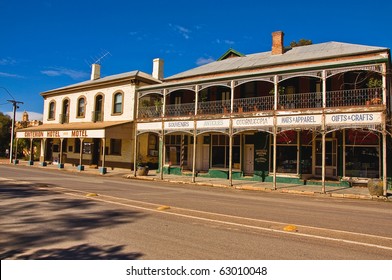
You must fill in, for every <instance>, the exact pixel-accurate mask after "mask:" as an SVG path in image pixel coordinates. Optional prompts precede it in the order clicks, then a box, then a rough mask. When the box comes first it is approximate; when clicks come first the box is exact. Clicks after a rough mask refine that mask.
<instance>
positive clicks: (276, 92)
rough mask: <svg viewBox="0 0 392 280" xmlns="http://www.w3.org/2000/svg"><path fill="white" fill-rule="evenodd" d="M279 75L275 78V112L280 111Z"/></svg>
mask: <svg viewBox="0 0 392 280" xmlns="http://www.w3.org/2000/svg"><path fill="white" fill-rule="evenodd" d="M278 79H279V77H278V75H275V76H274V110H275V111H276V110H278V93H279V90H278Z"/></svg>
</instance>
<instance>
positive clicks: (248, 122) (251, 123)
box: [233, 117, 274, 128]
mask: <svg viewBox="0 0 392 280" xmlns="http://www.w3.org/2000/svg"><path fill="white" fill-rule="evenodd" d="M273 125H274V119H273V118H272V117H259V118H241V119H234V120H233V128H244V127H265V126H268V127H270V126H273Z"/></svg>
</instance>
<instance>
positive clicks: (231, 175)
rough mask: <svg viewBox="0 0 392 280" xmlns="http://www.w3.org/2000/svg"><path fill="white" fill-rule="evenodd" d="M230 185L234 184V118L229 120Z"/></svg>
mask: <svg viewBox="0 0 392 280" xmlns="http://www.w3.org/2000/svg"><path fill="white" fill-rule="evenodd" d="M229 125H230V126H229V187H232V186H233V119H232V118H230V122H229Z"/></svg>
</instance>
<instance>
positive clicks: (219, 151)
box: [211, 135, 241, 168]
mask: <svg viewBox="0 0 392 280" xmlns="http://www.w3.org/2000/svg"><path fill="white" fill-rule="evenodd" d="M229 148H230V146H229V137H228V136H227V135H212V147H211V150H212V162H211V163H212V167H213V168H229V161H230V159H229V156H230V149H229ZM240 159H241V153H240V137H239V135H236V136H234V137H233V153H232V164H233V166H234V164H238V165H239V164H240Z"/></svg>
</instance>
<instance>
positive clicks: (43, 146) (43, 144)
mask: <svg viewBox="0 0 392 280" xmlns="http://www.w3.org/2000/svg"><path fill="white" fill-rule="evenodd" d="M45 154H46V138H42V139H41V151H40V156H39V160H40V164H41V166H46V161H45Z"/></svg>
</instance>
